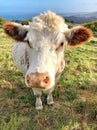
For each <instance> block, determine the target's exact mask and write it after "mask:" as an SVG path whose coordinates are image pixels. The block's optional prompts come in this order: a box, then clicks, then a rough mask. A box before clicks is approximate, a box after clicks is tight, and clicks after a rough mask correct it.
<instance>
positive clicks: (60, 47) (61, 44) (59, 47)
mask: <svg viewBox="0 0 97 130" xmlns="http://www.w3.org/2000/svg"><path fill="white" fill-rule="evenodd" d="M63 46H64V42H61V43H60V44H59V46H58V47H57V48H56V51H58V50H60V49H62V48H63Z"/></svg>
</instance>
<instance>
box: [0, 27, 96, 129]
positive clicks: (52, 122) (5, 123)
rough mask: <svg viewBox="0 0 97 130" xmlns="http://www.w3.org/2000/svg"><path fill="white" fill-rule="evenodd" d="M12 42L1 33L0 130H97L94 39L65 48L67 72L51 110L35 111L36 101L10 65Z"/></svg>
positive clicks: (16, 71)
mask: <svg viewBox="0 0 97 130" xmlns="http://www.w3.org/2000/svg"><path fill="white" fill-rule="evenodd" d="M12 42H13V41H12V40H11V39H10V38H8V37H7V36H6V35H5V34H4V33H3V31H2V29H0V130H97V38H95V39H93V40H92V41H91V42H90V43H88V44H86V45H84V46H82V47H78V48H69V47H67V48H66V51H65V59H66V68H65V70H64V72H63V73H62V76H61V78H60V81H59V82H58V84H57V85H56V90H55V91H54V93H53V96H54V102H55V104H54V105H53V106H48V105H47V104H46V99H45V98H46V96H45V95H43V96H42V100H43V106H44V109H43V110H42V111H37V110H35V107H34V103H35V97H34V96H33V92H32V90H31V89H28V88H27V87H26V86H25V83H24V77H23V76H22V74H21V72H20V71H19V70H18V69H17V68H16V67H15V66H14V64H13V62H12V56H11V50H12V46H13V44H12Z"/></svg>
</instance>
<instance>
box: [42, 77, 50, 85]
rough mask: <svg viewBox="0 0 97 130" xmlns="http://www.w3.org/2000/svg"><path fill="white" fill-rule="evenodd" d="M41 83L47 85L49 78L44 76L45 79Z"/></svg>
mask: <svg viewBox="0 0 97 130" xmlns="http://www.w3.org/2000/svg"><path fill="white" fill-rule="evenodd" d="M43 82H44V83H45V84H48V82H49V77H48V76H46V77H45V79H43Z"/></svg>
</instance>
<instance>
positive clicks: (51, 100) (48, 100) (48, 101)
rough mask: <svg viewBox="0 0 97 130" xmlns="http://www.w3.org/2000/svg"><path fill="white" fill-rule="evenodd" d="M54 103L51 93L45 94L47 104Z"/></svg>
mask: <svg viewBox="0 0 97 130" xmlns="http://www.w3.org/2000/svg"><path fill="white" fill-rule="evenodd" d="M53 103H54V101H53V96H52V93H50V94H48V96H47V104H48V105H52V104H53Z"/></svg>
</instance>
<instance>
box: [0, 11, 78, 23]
mask: <svg viewBox="0 0 97 130" xmlns="http://www.w3.org/2000/svg"><path fill="white" fill-rule="evenodd" d="M40 13H43V12H42V11H40V12H36V13H35V12H34V13H33V12H30V13H27V12H22V13H19V12H18V13H17V12H6V13H5V12H0V18H5V19H6V20H8V21H10V20H20V21H22V20H27V19H32V18H33V17H35V16H37V15H39V14H40ZM58 14H59V15H61V16H63V17H64V16H65V17H66V16H71V15H74V14H76V13H58Z"/></svg>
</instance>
